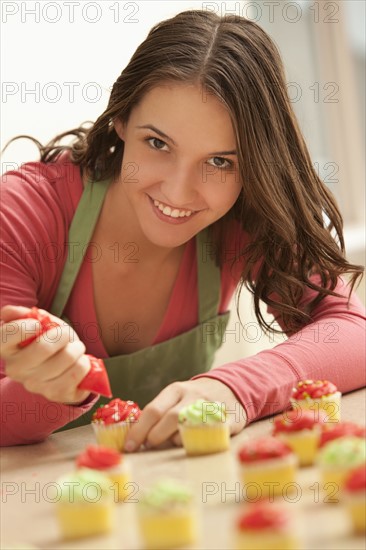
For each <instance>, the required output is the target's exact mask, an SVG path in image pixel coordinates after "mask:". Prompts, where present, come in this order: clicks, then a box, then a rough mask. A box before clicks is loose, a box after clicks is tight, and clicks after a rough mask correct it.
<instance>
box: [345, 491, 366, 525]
mask: <svg viewBox="0 0 366 550" xmlns="http://www.w3.org/2000/svg"><path fill="white" fill-rule="evenodd" d="M346 506H347V510H348V513H349V515H350V518H351V521H352V525H353V529H354V531H355V532H356V533H366V497H365V496H364V497H363V498H362V499H357V498H355V499H354V500H353V499H352V500H349V501H348V502H347V504H346Z"/></svg>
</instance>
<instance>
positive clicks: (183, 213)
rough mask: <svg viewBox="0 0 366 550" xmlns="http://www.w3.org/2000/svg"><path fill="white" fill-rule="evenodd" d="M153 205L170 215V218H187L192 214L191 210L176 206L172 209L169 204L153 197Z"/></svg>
mask: <svg viewBox="0 0 366 550" xmlns="http://www.w3.org/2000/svg"><path fill="white" fill-rule="evenodd" d="M154 205H155V206H157V207H158V208H159V210H160V211H161V212H162V213H163V214H165V216H170V217H171V218H184V217H187V218H188V217H189V216H190V215H191V214H192V210H178V208H174V209H172V208H170V206H166V205H164V204H162V203H161V202H159V201H158V200H156V199H154Z"/></svg>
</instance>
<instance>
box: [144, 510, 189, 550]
mask: <svg viewBox="0 0 366 550" xmlns="http://www.w3.org/2000/svg"><path fill="white" fill-rule="evenodd" d="M139 525H140V532H141V536H142V539H143V542H144V545H145V548H150V549H151V548H159V549H166V548H175V547H179V546H188V545H190V544H194V543H195V542H196V540H197V526H196V520H195V518H194V515H193V512H192V511H191V510H187V511H179V512H178V511H177V512H170V513H165V514H164V515H162V514H161V515H160V514H159V515H155V514H146V515H145V514H142V515H141V516H140V517H139Z"/></svg>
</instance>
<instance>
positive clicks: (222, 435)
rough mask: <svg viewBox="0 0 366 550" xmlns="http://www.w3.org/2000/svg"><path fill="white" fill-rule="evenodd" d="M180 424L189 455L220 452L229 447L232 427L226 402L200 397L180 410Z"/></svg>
mask: <svg viewBox="0 0 366 550" xmlns="http://www.w3.org/2000/svg"><path fill="white" fill-rule="evenodd" d="M178 426H179V432H180V435H181V438H182V442H183V446H184V448H185V450H186V452H187V454H188V455H191V456H192V455H205V454H210V453H219V452H221V451H226V450H227V449H228V448H229V445H230V428H229V423H228V420H227V413H226V409H225V405H224V403H218V402H216V401H204V400H203V399H198V400H197V401H196V402H195V403H192V404H190V405H187V406H185V407H183V408H182V409H181V410H180V411H179V416H178Z"/></svg>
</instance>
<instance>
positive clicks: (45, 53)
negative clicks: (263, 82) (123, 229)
mask: <svg viewBox="0 0 366 550" xmlns="http://www.w3.org/2000/svg"><path fill="white" fill-rule="evenodd" d="M186 9H207V10H211V11H215V12H216V13H218V14H220V15H224V14H225V13H232V14H237V15H242V16H244V17H247V18H249V19H252V20H254V21H256V22H257V23H258V24H259V25H260V26H262V27H263V28H264V29H265V30H266V31H267V32H268V33H269V35H270V36H271V37H272V38H273V39H274V41H275V42H276V44H277V45H278V47H279V49H280V51H281V54H282V57H283V60H284V63H285V70H286V76H287V84H288V92H289V96H290V98H291V101H292V104H293V107H294V110H295V112H296V115H297V117H298V119H299V122H300V126H301V128H302V131H303V134H304V137H305V140H306V141H307V144H308V147H309V150H310V154H311V156H312V159H313V163H314V166H315V167H316V168H317V170H318V171H319V174H320V176H321V177H322V178H323V180H324V181H325V182H326V183H327V185H329V187H330V188H331V190H332V191H333V192H334V194H335V196H336V198H337V200H338V202H339V205H340V208H341V211H342V213H343V216H344V221H345V237H346V247H347V255H348V258H349V259H350V260H351V261H353V262H356V263H362V264H364V263H365V164H364V151H365V2H364V1H362V0H361V1H359V0H345V1H340V0H334V1H329V2H328V1H327V2H326V1H324V0H321V1H310V0H297V1H292V2H291V1H285V0H277V1H275V0H256V1H241V2H217V1H213V2H201V1H185V0H179V1H173V2H167V1H154V2H152V1H136V2H135V1H132V2H129V1H119V0H116V1H106V0H104V1H99V2H92V1H87V0H79V1H67V2H66V1H49V2H48V1H43V2H32V1H3V2H2V6H1V10H2V37H1V42H2V48H1V66H2V70H1V77H2V99H1V135H2V138H1V147H3V146H4V144H5V143H6V142H7V140H8V139H10V138H11V137H13V136H15V135H18V134H31V135H33V136H34V137H36V138H37V139H38V140H39V141H41V142H42V143H45V142H47V141H48V140H49V139H50V138H52V137H53V136H54V135H56V134H57V133H60V132H62V131H65V130H67V129H70V128H74V127H77V126H78V125H79V124H80V123H81V122H83V121H86V120H95V119H96V118H97V117H98V116H99V114H100V113H101V112H102V111H103V110H104V109H105V107H106V105H107V102H108V97H109V91H110V89H111V86H112V84H113V82H114V81H115V80H116V78H117V77H118V75H119V74H120V72H121V71H122V69H123V67H124V66H125V65H126V64H127V62H128V60H129V58H130V57H131V55H132V53H133V52H134V50H135V49H136V47H137V46H138V45H139V43H140V42H141V41H142V40H143V39H144V38H145V36H146V34H147V32H148V31H149V29H150V28H151V27H152V25H153V24H155V23H156V22H158V21H160V20H162V19H165V18H167V17H171V16H173V15H175V14H176V13H178V12H180V11H183V10H186ZM35 159H37V150H36V148H35V146H34V145H33V144H32V143H30V142H28V141H26V140H20V141H17V142H15V143H13V144H11V145H10V146H9V147H8V149H7V151H6V152H5V154H4V155H3V157H2V163H1V164H2V172H5V171H7V170H10V169H12V168H16V167H19V166H20V165H21V163H22V162H26V161H29V160H35ZM364 289H365V286H364V284H363V285H362V286H361V287H359V290H358V294H359V295H360V297H361V298H362V299H363V300H365V290H364ZM240 315H241V320H242V322H243V324H244V327H241V326H240V324H239V320H238V317H237V315H236V311H235V303H234V302H233V304H232V316H231V321H230V325H229V327H228V332H227V335H226V339H225V340H226V341H225V343H224V345H223V347H222V349H221V350H220V352H219V353H218V355H217V358H216V363H215V364H221V363H223V362H226V361H229V360H233V359H235V358H239V357H244V356H248V355H252V354H254V353H256V352H258V351H260V350H261V349H264V348H268V347H270V346H274V345H275V344H276V343H277V342H281V341H283V339H284V338H283V337H281V336H280V337H276V338H267V337H265V336H264V335H263V334H262V333H261V332H260V329H259V327H258V325H257V323H256V321H255V318H254V315H253V312H252V309H251V297H250V296H249V295H248V293H246V292H243V293H242V296H241V300H240Z"/></svg>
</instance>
